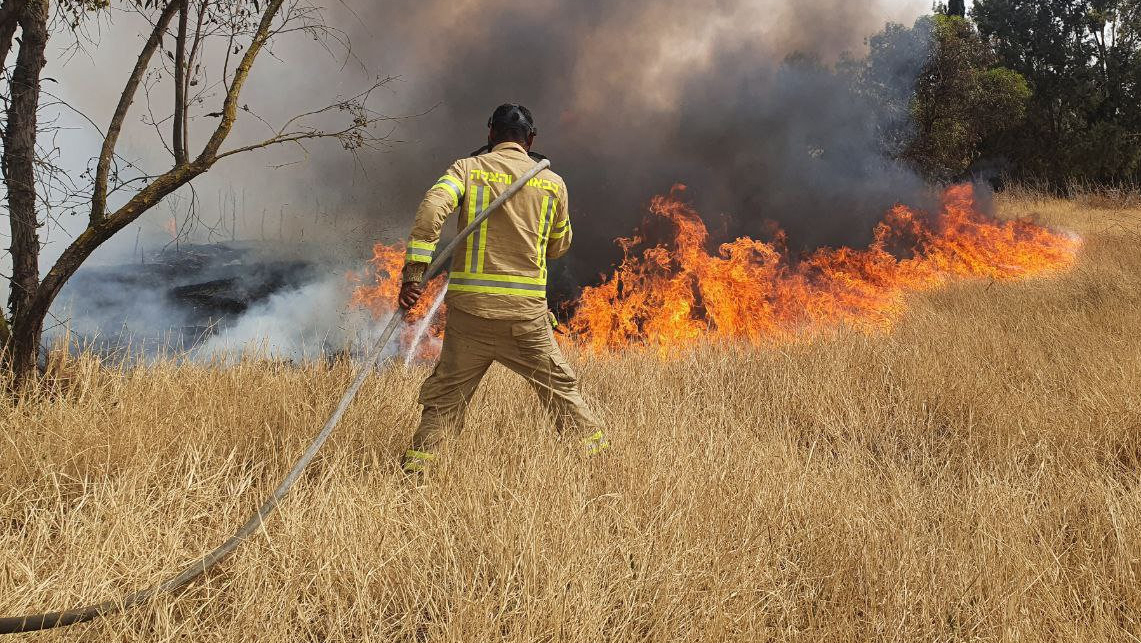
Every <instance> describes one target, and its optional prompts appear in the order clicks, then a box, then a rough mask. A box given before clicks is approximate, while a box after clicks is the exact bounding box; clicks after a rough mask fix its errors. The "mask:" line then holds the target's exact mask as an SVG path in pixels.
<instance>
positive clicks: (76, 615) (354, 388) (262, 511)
mask: <svg viewBox="0 0 1141 643" xmlns="http://www.w3.org/2000/svg"><path fill="white" fill-rule="evenodd" d="M550 164H551V162H550V161H549V160H547V159H542V160H541V161H539V162H538V163H536V164H535V166H534V167H532V168H531V169H530V170H527V173H526V174H524V175H523V176H521V177H519V178H518V180H516V181H515V182H514V183H512V184H511V185H510V186H508V188H507V190H506V191H504V193H503V194H501V195H499V197H498V198H496V199H495V200H494V201H492V202H491V205H489V206H487V208H485V209H484V210H483V211H481V212H480V213H479V214H477V215H476V216H475V218H474V219H472V221H471V223H469V224H468V225H467V227H466V228H464V229H463V230H461V231H460V233H459V234H458V235H456V237H455V238H454V239H452V241H451V243H449V244H448V245H446V246H445V247H444V249H443V250H442V251H440V253H439V254H438V255H437V256H436V258H435V260H433V261H432V263H431V264H430V265H429V266H428V269H427V270H426V271H425V272H424V277H423V279H421V281H420V286H421V287H423V286H425V285H426V284H427V283H428V282H429V281H430V280H431V279H432V278H433V277H435V276H436V275H437V274H439V273H440V271H441V270H443V268H444V264H445V263H447V262H448V261H449V260H450V259H451V256H452V253H453V252H455V250H456V248H457V247H459V244H460V243H461V242H462V241H463V240H464V239H466V238H467V237H468V235H470V234H471V233H473V232H475V230H476V228H478V227H479V225H480V224H481V223H483V221H484V220H485V219H487V217H488V216H490V215H491V213H492V212H494V211H495V210H497V209H498V208H499V207H500V206H502V205H503V204H504V203H506V202H507V199H509V198H511V197H512V196H513V195H514V194H515V193H516V192H518V191H519V190H520V189H521V188H522V187H523V186H524V185H526V184H527V182H528V181H530V180H531V179H533V178H534V177H535V175H537V174H538V173H539V172H542V171H543V170H544V169H546V168H547V167H548V166H550ZM404 316H405V311H404V310H402V309H401V308H400V307H399V306H398V307H397V308H396V311H395V312H393V313H392V317H390V318H389V320H388V325H387V326H386V327H385V328H384V332H383V333H381V335H380V338H379V339H377V341H376V343H375V344H373V346H372V348H371V350H370V351H369V353H368V357H367V359H365V361H364V363H363V364H361V366H360V369H359V370H358V371H357V373H356V375H355V376H354V377H353V382H352V384H351V385H350V386H349V388H348V389H347V390H345V394H344V395H342V396H341V401H340V402H339V403H338V404H337V408H336V410H334V411H333V414H332V415H331V416H329V419H328V421H326V422H325V426H324V427H323V428H322V429H321V432H320V433H318V434H317V437H315V438H314V439H313V442H312V443H310V444H309V448H307V449H305V453H303V454H302V455H301V457H300V458H298V460H297V462H295V463H294V464H293V467H292V468H291V469H290V470H289V474H288V475H286V476H285V479H283V480H282V481H281V483H280V484H278V485H277V488H276V489H274V490H273V493H271V494H270V495H269V497H268V498H266V499H265V501H264V502H263V503H262V504H261V506H260V507H258V510H257V511H256V512H255V513H254V514H253V515H252V516H250V517H249V519H248V520H246V522H245V524H243V525H242V526H241V527H240V528H239V529H238V530H237V531H236V532H234V535H233V536H230V538H229V539H227V540H226V541H225V542H224V543H222V544H221V545H219V546H218V547H217V548H216V549H214V550H213V551H211V552H210V553H208V554H206V555H205V556H203V557H202V558H199V559H198V560H196V561H194V562H193V563H191V564H190V565H187V566H186V567H185V568H184V569H183V570H182V571H181V572H180V573H179V574H178V575H177V576H174V577H173V578H170V579H169V580H166V581H164V582H162V583H159V584H158V585H155V586H153V587H150V588H148V589H144V590H141V591H138V592H135V593H133V594H129V595H128V596H126V597H124V598H123V599H121V600H109V601H104V602H102V603H97V604H95V605H88V606H86V607H78V608H74V609H70V610H63V611H59V612H45V613H43V614H29V615H26V616H5V617H0V634H12V633H14V632H32V631H35V630H46V629H50V628H54V627H64V626H66V625H74V624H75V623H82V622H84V621H90V620H92V619H95V618H98V617H100V616H105V615H107V614H114V613H115V612H119V611H122V610H125V609H127V608H130V607H134V606H135V605H138V604H140V603H144V602H146V601H149V600H150V599H151V598H153V597H155V596H157V595H159V594H163V593H166V592H173V591H175V590H177V589H179V588H182V587H185V586H186V585H189V584H190V583H191V582H193V581H194V580H195V579H197V578H198V577H199V576H202V575H203V574H205V573H206V571H207V570H209V569H210V568H211V567H213V566H214V565H217V564H218V563H219V562H220V561H221V560H222V559H224V558H226V557H227V556H229V555H230V554H231V553H233V551H234V550H235V549H237V548H238V545H240V544H242V542H244V541H245V540H246V538H249V536H250V535H251V534H253V533H254V531H256V530H257V529H258V527H260V526H261V524H262V521H263V520H265V518H266V517H267V516H269V514H271V513H273V510H274V509H276V508H277V505H278V503H279V502H281V499H282V498H283V497H285V494H287V493H289V489H290V487H292V486H293V483H294V482H296V481H297V478H298V477H300V476H301V473H302V472H303V471H304V470H305V467H307V466H308V465H309V462H310V461H312V460H313V456H315V455H317V451H318V450H320V448H321V445H323V444H324V443H325V440H327V439H328V438H329V435H330V434H331V433H332V432H333V429H335V428H336V427H337V423H339V422H340V421H341V416H343V415H344V414H345V410H346V409H348V408H349V405H350V404H352V403H353V400H354V399H355V398H356V396H357V393H358V392H359V391H360V389H361V386H362V385H363V384H364V381H365V379H366V378H367V377H368V375H369V373H371V372H372V369H373V368H374V367H375V366H376V364H377V362H378V361H379V360H380V356H381V354H382V353H383V351H384V348H385V346H387V345H388V341H389V339H391V338H392V333H393V332H395V331H396V327H397V326H399V325H400V323H401V322H402V321H404Z"/></svg>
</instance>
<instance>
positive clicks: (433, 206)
mask: <svg viewBox="0 0 1141 643" xmlns="http://www.w3.org/2000/svg"><path fill="white" fill-rule="evenodd" d="M534 165H535V161H534V160H533V159H532V158H531V157H530V156H528V155H527V152H526V150H524V149H523V146H521V145H519V144H518V143H500V144H499V145H496V146H495V148H494V149H493V150H492V151H491V152H488V153H487V154H481V155H479V156H473V157H469V158H465V159H460V160H458V161H456V162H455V163H453V164H452V166H451V167H450V168H448V172H447V174H444V175H443V176H441V177H440V179H439V180H438V181H437V182H436V184H435V185H433V186H432V189H430V190H428V194H426V195H425V196H424V201H423V202H421V203H420V208H419V210H417V211H416V223H415V224H414V225H413V226H412V238H411V240H409V242H408V253H407V255H406V256H405V258H404V274H403V279H404V281H406V282H407V281H418V280H419V279H420V278H421V277H422V276H423V275H424V271H425V269H426V268H427V266H428V263H429V262H430V261H431V259H432V253H433V252H434V251H435V249H436V244H437V243H438V242H439V240H440V228H441V227H443V224H444V219H445V218H447V216H448V214H449V213H450V212H451V211H452V210H454V209H456V208H457V207H459V208H460V217H459V222H458V228H457V229H459V230H462V229H463V228H464V227H465V226H467V225H468V223H470V222H471V221H472V219H474V218H475V215H476V214H477V213H478V212H479V211H480V210H482V209H484V208H486V207H487V206H488V205H489V204H490V203H491V202H492V201H494V200H495V198H496V197H497V196H499V195H500V194H502V193H503V192H504V191H505V190H506V189H507V186H509V185H511V184H512V183H514V182H515V179H516V178H517V177H519V176H522V175H523V174H524V173H526V171H527V170H529V169H531V167H533V166H534ZM570 244H571V226H570V218H569V217H568V210H567V187H566V184H565V183H563V180H562V178H560V177H559V175H558V174H555V173H554V172H552V171H550V170H549V169H546V170H543V171H542V172H540V173H539V174H538V176H536V177H535V178H533V179H531V180H530V181H528V182H527V185H525V186H524V187H523V189H521V190H519V192H518V193H517V194H515V196H513V197H511V198H510V199H509V200H508V201H507V203H505V204H504V205H503V207H502V208H500V209H499V210H498V211H496V212H493V213H492V214H491V216H490V217H488V218H487V219H486V220H485V221H484V222H483V223H482V224H481V225H480V227H479V228H478V229H477V230H476V231H475V232H473V233H472V234H471V235H470V236H469V237H468V238H467V240H466V241H465V242H464V243H463V244H461V245H460V247H459V248H458V249H457V250H456V253H455V255H454V258H453V260H452V271H451V274H450V275H449V282H448V294H447V298H446V299H445V301H446V302H447V304H448V306H452V307H455V308H458V309H459V310H462V311H464V312H466V313H468V314H471V315H476V316H478V317H484V318H487V319H518V320H523V319H534V318H536V317H539V316H540V315H544V314H546V311H547V260H548V259H557V258H559V257H561V256H562V255H564V254H566V251H567V250H568V249H569V248H570Z"/></svg>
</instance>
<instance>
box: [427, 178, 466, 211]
mask: <svg viewBox="0 0 1141 643" xmlns="http://www.w3.org/2000/svg"><path fill="white" fill-rule="evenodd" d="M436 188H442V189H444V190H445V191H447V192H448V193H449V194H451V195H452V207H453V208H454V207H456V206H457V205H459V204H460V199H461V198H463V195H464V184H463V182H462V181H460V180H458V179H456V177H454V176H452V175H450V174H445V175H444V176H441V177H440V179H439V180H438V181H436V184H435V185H433V186H432V189H433V190H434V189H436Z"/></svg>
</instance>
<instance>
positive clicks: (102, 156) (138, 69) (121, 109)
mask: <svg viewBox="0 0 1141 643" xmlns="http://www.w3.org/2000/svg"><path fill="white" fill-rule="evenodd" d="M178 6H179V3H178V2H177V1H173V0H172V1H171V2H169V3H168V4H167V5H166V7H164V8H163V10H162V14H161V15H159V18H158V20H157V21H156V22H155V26H154V29H153V30H151V36H150V38H149V39H148V40H147V42H146V44H145V45H143V50H142V51H141V52H140V53H139V58H138V60H137V61H136V62H135V68H134V69H133V70H131V75H130V77H129V78H128V79H127V84H126V86H125V87H123V93H122V94H120V95H119V104H118V106H116V107H115V114H114V115H113V116H112V117H111V124H110V126H108V127H107V135H106V136H104V137H103V148H102V149H101V150H100V151H99V164H98V166H97V167H96V169H95V185H94V191H93V193H92V196H91V225H98V224H99V223H100V222H101V221H102V220H103V216H104V214H105V213H106V211H107V176H108V173H109V171H110V169H111V160H112V157H113V156H114V155H115V146H116V145H117V144H118V142H119V132H120V131H122V129H123V121H124V120H125V119H126V118H127V111H128V110H129V109H130V108H131V103H132V102H134V100H135V93H136V92H137V91H138V89H139V83H140V82H142V80H143V76H144V75H145V74H146V71H147V67H148V66H149V65H150V61H151V57H152V56H153V55H154V52H155V50H156V49H158V46H159V44H160V43H161V42H162V34H163V32H164V31H166V26H167V25H168V24H170V20H171V18H173V17H174V12H175V11H176V10H177V9H178Z"/></svg>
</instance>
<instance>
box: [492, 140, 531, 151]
mask: <svg viewBox="0 0 1141 643" xmlns="http://www.w3.org/2000/svg"><path fill="white" fill-rule="evenodd" d="M508 148H510V149H513V150H516V151H519V152H522V153H524V154H526V153H527V150H525V149H523V146H522V145H520V144H518V143H516V142H515V141H506V142H504V143H500V144H499V145H496V146H495V147H493V148H491V151H492V152H498V151H499V150H505V149H508Z"/></svg>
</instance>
